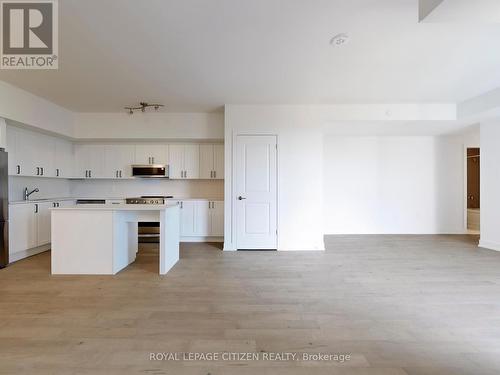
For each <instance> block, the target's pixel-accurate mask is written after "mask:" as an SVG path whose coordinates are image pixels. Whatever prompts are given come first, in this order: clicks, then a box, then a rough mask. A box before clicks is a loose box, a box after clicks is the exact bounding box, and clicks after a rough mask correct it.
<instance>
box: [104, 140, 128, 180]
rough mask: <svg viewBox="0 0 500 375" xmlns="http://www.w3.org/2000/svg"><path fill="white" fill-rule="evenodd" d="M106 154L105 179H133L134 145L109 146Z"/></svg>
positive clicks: (106, 147)
mask: <svg viewBox="0 0 500 375" xmlns="http://www.w3.org/2000/svg"><path fill="white" fill-rule="evenodd" d="M104 153H105V155H104V160H105V168H104V177H106V178H118V179H119V178H127V177H132V164H134V160H135V147H134V146H133V145H107V146H105V151H104Z"/></svg>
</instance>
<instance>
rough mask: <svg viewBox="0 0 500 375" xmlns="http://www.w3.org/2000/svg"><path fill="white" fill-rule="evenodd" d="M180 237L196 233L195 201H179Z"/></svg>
mask: <svg viewBox="0 0 500 375" xmlns="http://www.w3.org/2000/svg"><path fill="white" fill-rule="evenodd" d="M179 203H180V205H181V237H192V236H195V235H196V225H195V220H196V201H181V202H179Z"/></svg>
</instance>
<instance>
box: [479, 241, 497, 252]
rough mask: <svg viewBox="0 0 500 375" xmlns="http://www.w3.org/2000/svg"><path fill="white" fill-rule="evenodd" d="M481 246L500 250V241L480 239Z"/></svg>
mask: <svg viewBox="0 0 500 375" xmlns="http://www.w3.org/2000/svg"><path fill="white" fill-rule="evenodd" d="M479 247H482V248H484V249H489V250H495V251H500V243H496V242H490V241H483V240H480V241H479Z"/></svg>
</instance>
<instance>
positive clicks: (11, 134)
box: [6, 126, 22, 176]
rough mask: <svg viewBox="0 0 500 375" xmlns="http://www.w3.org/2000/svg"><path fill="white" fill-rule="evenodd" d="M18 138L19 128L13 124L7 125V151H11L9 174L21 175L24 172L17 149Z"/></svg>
mask: <svg viewBox="0 0 500 375" xmlns="http://www.w3.org/2000/svg"><path fill="white" fill-rule="evenodd" d="M17 138H18V132H17V129H16V128H14V127H12V126H7V149H6V151H7V152H8V153H9V176H20V175H21V172H22V170H21V165H20V162H19V156H18V150H17Z"/></svg>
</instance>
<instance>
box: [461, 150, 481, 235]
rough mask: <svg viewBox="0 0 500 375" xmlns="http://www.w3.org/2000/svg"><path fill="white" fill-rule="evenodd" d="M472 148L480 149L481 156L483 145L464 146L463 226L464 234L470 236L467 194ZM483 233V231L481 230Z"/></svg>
mask: <svg viewBox="0 0 500 375" xmlns="http://www.w3.org/2000/svg"><path fill="white" fill-rule="evenodd" d="M470 148H478V149H479V154H481V145H474V144H464V150H463V161H464V194H463V200H464V216H463V223H464V224H463V225H464V233H465V234H468V233H469V211H468V208H467V206H468V203H469V202H468V197H467V192H468V188H469V187H468V182H469V181H468V180H469V174H468V173H469V168H468V165H467V163H468V150H469V149H470ZM479 186H481V182H480V183H479ZM479 232H480V233H481V230H479Z"/></svg>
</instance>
